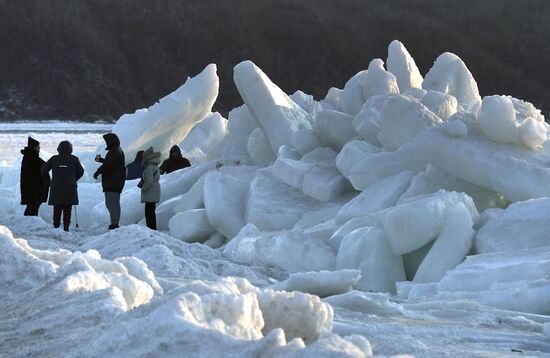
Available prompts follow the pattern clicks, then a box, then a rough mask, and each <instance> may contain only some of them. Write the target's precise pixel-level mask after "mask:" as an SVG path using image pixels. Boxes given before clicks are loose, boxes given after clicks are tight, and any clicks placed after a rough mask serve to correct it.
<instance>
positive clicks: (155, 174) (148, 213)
mask: <svg viewBox="0 0 550 358" xmlns="http://www.w3.org/2000/svg"><path fill="white" fill-rule="evenodd" d="M159 164H160V153H159V152H155V151H154V150H153V147H149V148H148V149H147V150H146V151H145V152H143V161H142V165H143V174H142V175H141V181H140V182H139V184H138V187H139V188H141V202H142V203H144V204H145V222H146V223H147V227H148V228H150V229H152V230H156V229H157V217H156V214H155V206H156V204H157V203H158V202H159V201H160V183H159V181H160V170H159Z"/></svg>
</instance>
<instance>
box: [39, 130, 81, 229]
mask: <svg viewBox="0 0 550 358" xmlns="http://www.w3.org/2000/svg"><path fill="white" fill-rule="evenodd" d="M57 152H58V153H59V154H58V155H54V156H53V157H51V158H50V160H48V161H47V162H46V164H44V165H43V166H42V179H43V180H44V182H47V183H48V182H49V183H50V199H49V200H48V204H49V205H53V226H54V227H55V228H58V227H59V225H60V224H61V214H63V230H65V231H69V225H70V224H71V210H72V206H73V205H78V189H77V181H78V179H80V178H81V177H82V175H83V174H84V168H83V167H82V164H80V160H78V158H77V157H75V156H74V155H72V152H73V146H72V144H71V143H70V142H68V141H63V142H61V143H59V146H58V147H57ZM50 170H51V171H52V178H51V181H50V174H49V173H50Z"/></svg>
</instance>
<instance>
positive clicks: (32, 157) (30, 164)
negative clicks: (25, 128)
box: [20, 147, 48, 205]
mask: <svg viewBox="0 0 550 358" xmlns="http://www.w3.org/2000/svg"><path fill="white" fill-rule="evenodd" d="M21 154H23V161H22V162H21V178H20V184H21V204H22V205H32V204H39V203H45V202H46V200H47V199H48V190H47V182H44V180H43V179H42V173H41V169H42V165H44V163H46V162H45V161H44V160H42V158H40V157H39V156H38V152H37V151H36V150H34V149H32V148H29V147H25V148H24V149H23V150H21Z"/></svg>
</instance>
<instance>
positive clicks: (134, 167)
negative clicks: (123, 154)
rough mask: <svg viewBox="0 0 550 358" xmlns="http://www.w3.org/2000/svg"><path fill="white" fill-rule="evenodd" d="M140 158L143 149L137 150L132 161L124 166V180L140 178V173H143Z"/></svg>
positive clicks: (141, 157)
mask: <svg viewBox="0 0 550 358" xmlns="http://www.w3.org/2000/svg"><path fill="white" fill-rule="evenodd" d="M142 160H143V150H140V151H139V152H137V154H136V158H135V159H134V161H133V162H132V163H130V164H128V165H127V166H126V180H133V179H139V178H141V174H143V167H142V166H141V161H142Z"/></svg>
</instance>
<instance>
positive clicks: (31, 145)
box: [27, 137, 40, 148]
mask: <svg viewBox="0 0 550 358" xmlns="http://www.w3.org/2000/svg"><path fill="white" fill-rule="evenodd" d="M39 145H40V142H39V141H37V140H36V139H34V138H32V137H29V140H28V141H27V147H29V148H35V147H38V146H39Z"/></svg>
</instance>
